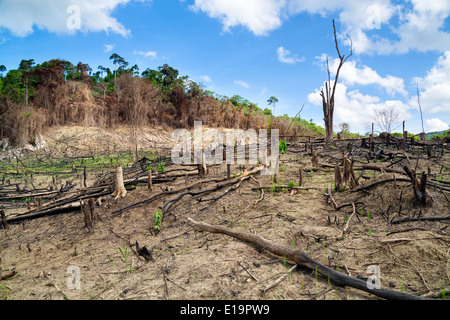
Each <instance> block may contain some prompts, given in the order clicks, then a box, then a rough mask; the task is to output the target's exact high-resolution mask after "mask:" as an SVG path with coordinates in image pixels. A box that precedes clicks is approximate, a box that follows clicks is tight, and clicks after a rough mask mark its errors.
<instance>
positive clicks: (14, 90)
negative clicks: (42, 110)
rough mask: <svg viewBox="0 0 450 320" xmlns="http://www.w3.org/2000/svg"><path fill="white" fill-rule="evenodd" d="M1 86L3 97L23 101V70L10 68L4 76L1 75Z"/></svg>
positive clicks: (18, 101)
mask: <svg viewBox="0 0 450 320" xmlns="http://www.w3.org/2000/svg"><path fill="white" fill-rule="evenodd" d="M2 86H3V96H4V97H5V98H7V99H9V100H11V101H13V102H17V103H20V102H23V101H24V98H25V90H24V88H25V86H24V83H23V71H21V70H10V71H9V72H8V73H7V74H6V76H5V77H2Z"/></svg>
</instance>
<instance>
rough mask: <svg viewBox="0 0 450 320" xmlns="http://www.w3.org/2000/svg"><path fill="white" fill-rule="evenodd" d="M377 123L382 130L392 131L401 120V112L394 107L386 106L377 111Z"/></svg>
mask: <svg viewBox="0 0 450 320" xmlns="http://www.w3.org/2000/svg"><path fill="white" fill-rule="evenodd" d="M374 120H375V123H376V124H377V125H378V128H379V129H380V132H387V133H391V132H392V130H394V129H395V128H396V126H397V124H398V123H399V121H400V113H399V112H398V111H397V110H395V109H394V107H392V106H391V107H385V108H383V109H381V110H376V111H375V119H374Z"/></svg>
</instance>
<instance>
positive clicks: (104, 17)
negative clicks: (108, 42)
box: [0, 0, 130, 37]
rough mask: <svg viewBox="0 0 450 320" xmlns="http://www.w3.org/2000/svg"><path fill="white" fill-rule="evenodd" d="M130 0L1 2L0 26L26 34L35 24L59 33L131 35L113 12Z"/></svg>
mask: <svg viewBox="0 0 450 320" xmlns="http://www.w3.org/2000/svg"><path fill="white" fill-rule="evenodd" d="M129 1H130V0H97V1H89V0H60V1H53V0H42V1H35V0H21V1H11V0H9V1H8V0H7V1H1V2H0V30H1V29H7V30H9V31H10V32H11V34H12V35H14V36H19V37H25V36H28V35H30V34H32V33H33V32H34V30H35V28H38V29H41V30H47V31H50V32H55V33H67V34H73V33H75V32H77V31H82V32H97V31H104V32H107V33H109V32H113V33H117V34H120V35H122V36H128V35H129V33H130V31H129V30H127V29H126V28H125V27H124V26H123V25H122V24H121V23H120V22H118V21H117V20H116V19H115V18H113V17H112V16H111V14H112V11H113V10H114V9H115V8H117V7H118V6H119V5H123V4H126V3H127V2H129Z"/></svg>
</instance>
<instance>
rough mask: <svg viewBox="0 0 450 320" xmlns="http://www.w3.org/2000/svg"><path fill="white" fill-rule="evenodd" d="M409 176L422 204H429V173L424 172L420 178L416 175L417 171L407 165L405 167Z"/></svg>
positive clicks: (415, 194)
mask: <svg viewBox="0 0 450 320" xmlns="http://www.w3.org/2000/svg"><path fill="white" fill-rule="evenodd" d="M403 170H405V172H406V174H407V175H408V177H409V178H410V179H411V182H412V186H413V191H414V197H415V199H416V201H417V202H418V203H420V204H421V205H426V204H427V177H428V175H427V174H426V173H425V172H424V173H422V177H421V178H420V180H419V179H418V178H417V177H416V172H415V171H414V170H411V169H410V168H408V167H407V166H404V167H403Z"/></svg>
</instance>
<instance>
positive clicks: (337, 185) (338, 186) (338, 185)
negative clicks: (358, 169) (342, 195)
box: [334, 164, 342, 192]
mask: <svg viewBox="0 0 450 320" xmlns="http://www.w3.org/2000/svg"><path fill="white" fill-rule="evenodd" d="M341 190H342V173H341V169H340V168H339V165H338V164H337V165H336V167H335V168H334V191H336V192H340V191H341Z"/></svg>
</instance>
